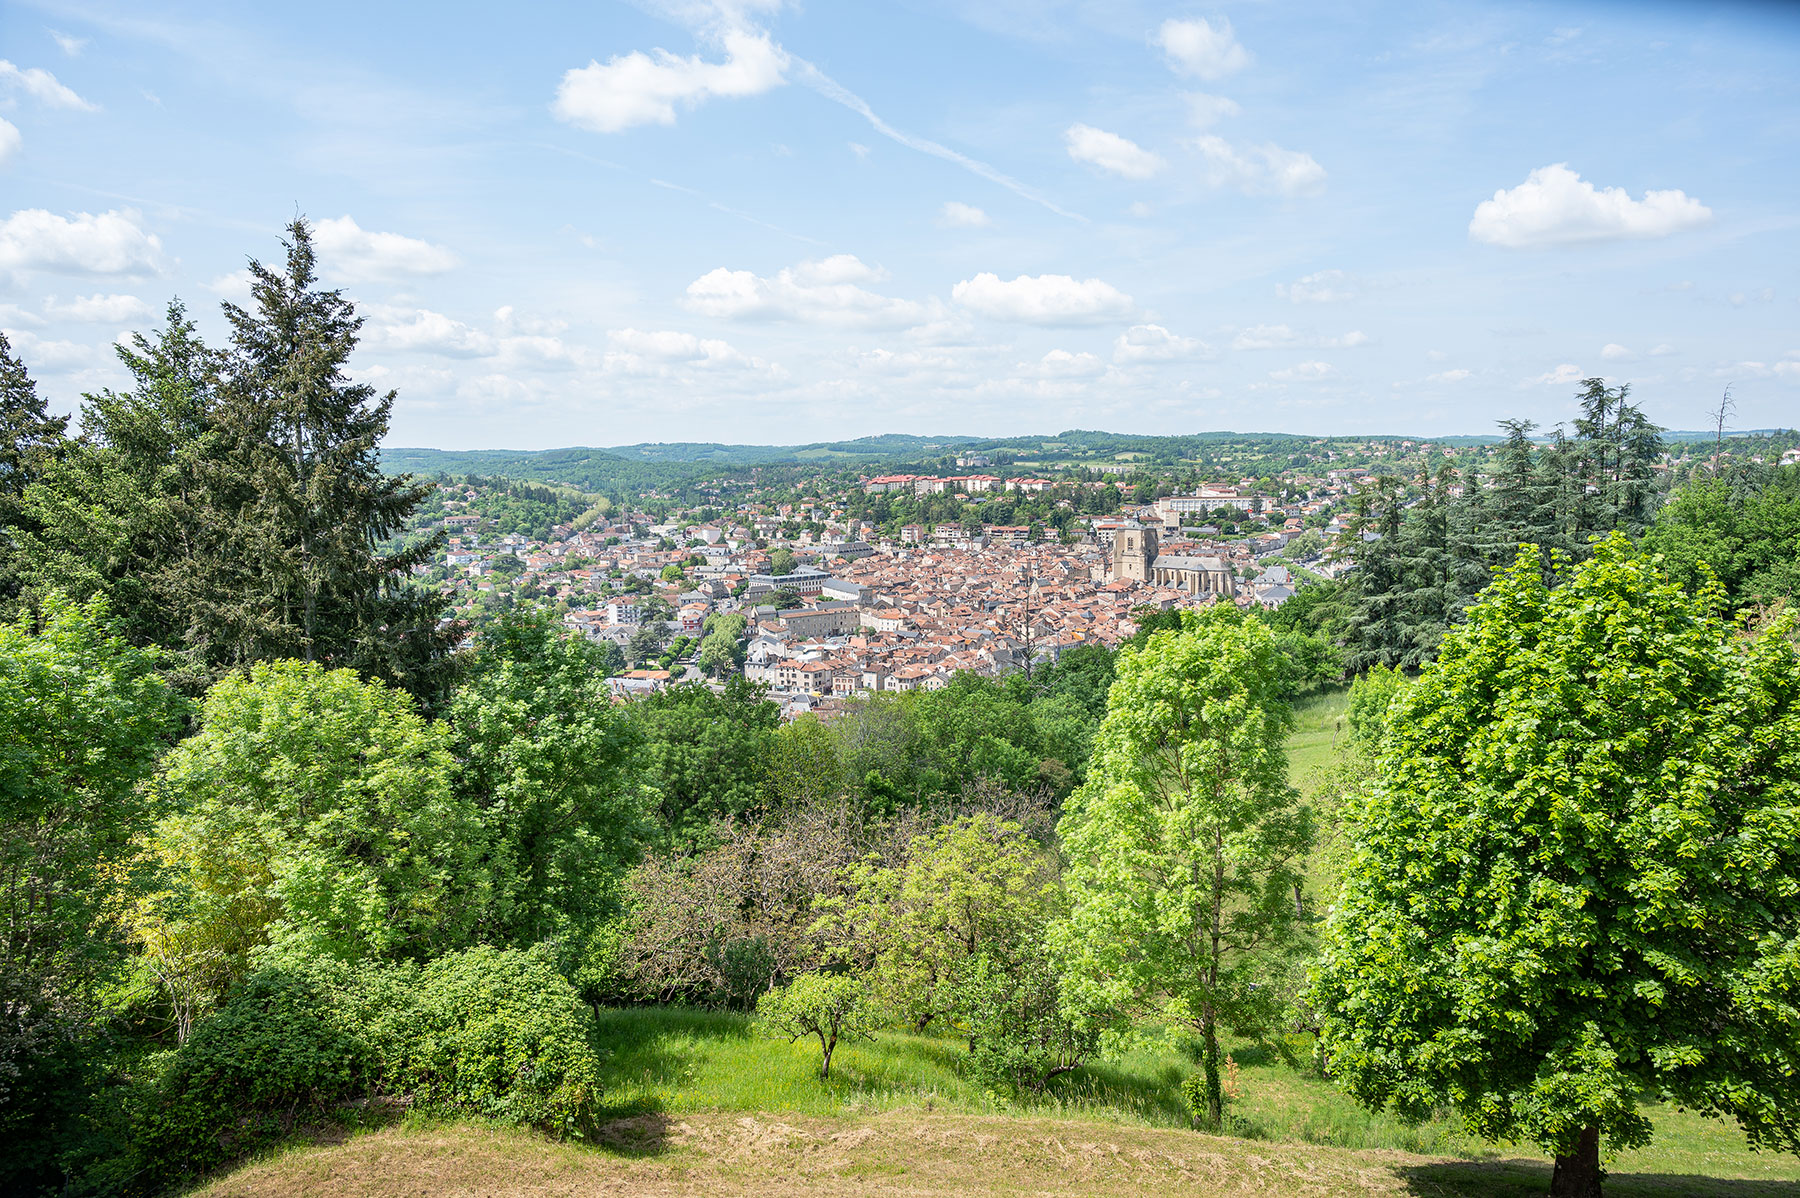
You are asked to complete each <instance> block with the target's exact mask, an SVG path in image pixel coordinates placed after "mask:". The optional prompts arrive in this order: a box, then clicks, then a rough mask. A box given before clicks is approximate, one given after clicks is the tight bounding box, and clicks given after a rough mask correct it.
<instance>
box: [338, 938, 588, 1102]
mask: <svg viewBox="0 0 1800 1198" xmlns="http://www.w3.org/2000/svg"><path fill="white" fill-rule="evenodd" d="M360 990H361V993H360V995H359V1006H361V1007H362V1012H361V1014H362V1016H363V1018H365V1019H366V1020H367V1027H368V1033H367V1034H368V1038H369V1041H370V1044H371V1046H372V1049H373V1051H374V1053H375V1055H376V1056H377V1057H378V1060H379V1063H378V1065H377V1070H378V1079H379V1085H380V1087H381V1088H382V1089H383V1090H386V1091H388V1092H390V1093H395V1094H411V1095H412V1096H413V1099H414V1101H415V1102H416V1103H418V1104H420V1105H423V1106H432V1107H440V1108H445V1109H449V1110H455V1111H461V1112H466V1113H470V1114H478V1115H483V1116H486V1117H488V1118H493V1119H501V1120H504V1121H506V1122H508V1123H521V1124H525V1125H527V1126H531V1127H536V1128H540V1129H542V1130H544V1131H549V1132H554V1133H557V1134H561V1135H571V1136H581V1135H584V1134H586V1132H587V1130H588V1129H589V1128H590V1127H591V1125H592V1123H593V1120H594V1115H595V1111H596V1108H597V1106H598V1103H599V1099H600V1078H599V1065H598V1062H597V1061H596V1059H595V1056H594V1052H593V1048H592V1045H591V1044H590V1043H589V1039H588V1032H589V1028H590V1026H591V1021H592V1017H591V1015H590V1014H589V1012H588V1010H587V1008H586V1007H585V1006H583V1005H582V1003H581V999H580V997H579V996H578V995H577V994H576V993H575V989H574V987H573V986H571V985H570V984H569V982H568V981H567V980H566V979H565V978H564V977H563V976H562V975H561V974H559V973H558V972H557V971H556V968H555V966H554V965H553V963H552V962H551V961H550V960H549V959H548V957H547V956H546V955H545V954H542V953H538V952H519V951H516V950H510V949H494V948H472V949H469V950H467V951H465V952H460V953H452V954H450V955H448V956H445V957H440V958H438V959H437V960H435V961H433V962H431V963H430V964H428V965H425V966H424V967H422V968H420V967H401V968H395V969H390V970H384V971H380V972H378V973H375V974H374V975H373V976H368V977H367V978H366V980H365V981H364V982H363V983H362V985H361V986H360Z"/></svg>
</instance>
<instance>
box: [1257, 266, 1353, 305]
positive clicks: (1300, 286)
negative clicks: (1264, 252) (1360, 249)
mask: <svg viewBox="0 0 1800 1198" xmlns="http://www.w3.org/2000/svg"><path fill="white" fill-rule="evenodd" d="M1275 293H1276V294H1277V295H1279V296H1281V298H1282V299H1285V300H1288V301H1290V302H1292V303H1296V304H1334V303H1338V302H1340V301H1342V300H1348V299H1355V298H1356V291H1355V289H1354V288H1353V287H1352V286H1351V285H1350V276H1348V275H1346V274H1345V273H1344V272H1343V271H1341V270H1320V271H1314V272H1313V273H1312V274H1310V275H1302V276H1301V277H1300V278H1298V279H1295V280H1294V281H1293V282H1292V283H1277V284H1276V285H1275Z"/></svg>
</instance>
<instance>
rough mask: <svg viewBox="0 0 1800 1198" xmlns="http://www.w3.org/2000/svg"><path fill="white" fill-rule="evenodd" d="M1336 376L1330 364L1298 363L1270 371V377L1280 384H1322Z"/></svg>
mask: <svg viewBox="0 0 1800 1198" xmlns="http://www.w3.org/2000/svg"><path fill="white" fill-rule="evenodd" d="M1336 375H1337V371H1336V370H1334V369H1332V366H1331V363H1329V362H1297V363H1295V364H1294V365H1292V366H1288V367H1285V368H1284V369H1281V370H1271V371H1269V377H1270V378H1272V379H1274V380H1275V381H1276V382H1278V383H1320V382H1324V381H1325V380H1326V379H1329V378H1334V377H1336Z"/></svg>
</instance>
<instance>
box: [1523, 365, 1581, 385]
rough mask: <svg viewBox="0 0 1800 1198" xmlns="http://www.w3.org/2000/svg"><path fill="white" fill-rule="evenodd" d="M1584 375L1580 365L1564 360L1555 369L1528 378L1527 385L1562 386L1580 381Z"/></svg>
mask: <svg viewBox="0 0 1800 1198" xmlns="http://www.w3.org/2000/svg"><path fill="white" fill-rule="evenodd" d="M1584 377H1586V376H1584V375H1583V374H1582V373H1581V368H1580V367H1579V366H1576V365H1574V364H1573V363H1570V362H1564V363H1563V364H1562V365H1561V366H1558V367H1557V368H1556V369H1555V370H1547V371H1545V372H1544V373H1543V374H1540V375H1538V376H1537V377H1536V378H1534V379H1526V380H1525V385H1526V386H1528V387H1532V386H1536V387H1551V386H1561V385H1563V384H1565V383H1579V382H1580V381H1581V380H1582V379H1583V378H1584Z"/></svg>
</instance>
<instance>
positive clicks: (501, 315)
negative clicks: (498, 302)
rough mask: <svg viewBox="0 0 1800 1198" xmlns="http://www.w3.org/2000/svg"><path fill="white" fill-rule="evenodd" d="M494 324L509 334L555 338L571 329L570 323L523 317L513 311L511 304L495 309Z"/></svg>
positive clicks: (553, 319) (546, 318) (545, 318)
mask: <svg viewBox="0 0 1800 1198" xmlns="http://www.w3.org/2000/svg"><path fill="white" fill-rule="evenodd" d="M494 323H495V324H496V325H498V326H500V328H501V329H502V330H503V331H505V332H509V333H511V332H519V333H538V334H544V335H547V336H555V335H556V334H557V333H560V332H562V331H564V330H565V329H567V328H568V327H569V322H568V321H566V320H557V319H555V318H553V317H543V316H525V315H521V314H520V313H519V312H517V311H515V310H514V309H513V306H512V305H511V304H504V305H502V306H500V307H498V308H495V309H494Z"/></svg>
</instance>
